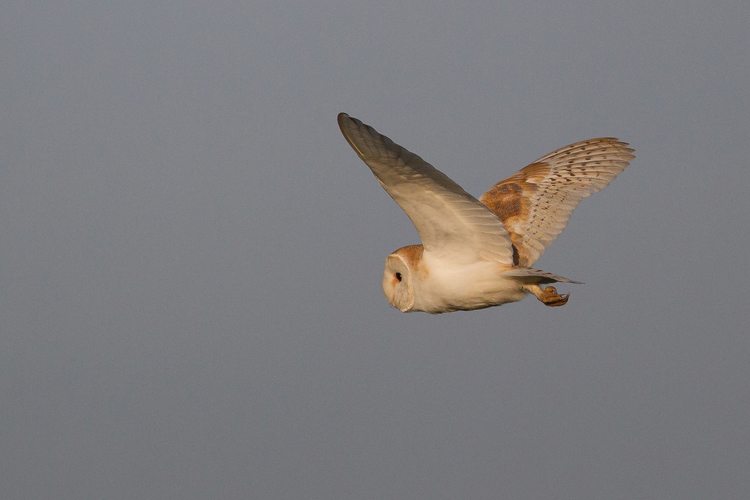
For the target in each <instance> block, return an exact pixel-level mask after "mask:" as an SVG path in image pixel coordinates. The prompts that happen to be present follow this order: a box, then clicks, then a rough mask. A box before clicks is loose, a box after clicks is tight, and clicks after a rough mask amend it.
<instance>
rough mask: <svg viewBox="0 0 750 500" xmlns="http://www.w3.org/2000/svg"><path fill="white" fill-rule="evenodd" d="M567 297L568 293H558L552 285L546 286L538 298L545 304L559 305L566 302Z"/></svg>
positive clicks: (550, 305)
mask: <svg viewBox="0 0 750 500" xmlns="http://www.w3.org/2000/svg"><path fill="white" fill-rule="evenodd" d="M569 297H570V294H569V293H568V294H566V295H560V294H559V293H557V288H555V287H554V286H548V287H547V288H545V289H544V290H543V291H542V294H541V295H540V296H539V300H540V301H542V303H543V304H544V305H545V306H549V307H559V306H564V305H565V304H567V303H568V298H569Z"/></svg>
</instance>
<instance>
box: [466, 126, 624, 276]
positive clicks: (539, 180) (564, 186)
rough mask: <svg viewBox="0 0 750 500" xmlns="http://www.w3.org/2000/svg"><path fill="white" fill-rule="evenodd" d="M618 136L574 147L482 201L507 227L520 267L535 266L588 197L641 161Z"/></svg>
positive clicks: (497, 188)
mask: <svg viewBox="0 0 750 500" xmlns="http://www.w3.org/2000/svg"><path fill="white" fill-rule="evenodd" d="M633 151H634V150H633V149H631V148H629V147H628V144H627V143H624V142H620V141H618V140H617V139H615V138H613V137H602V138H599V139H590V140H588V141H581V142H577V143H575V144H571V145H569V146H566V147H564V148H561V149H558V150H557V151H553V152H552V153H550V154H548V155H546V156H544V157H542V158H539V159H538V160H537V161H535V162H534V163H532V164H531V165H529V166H527V167H524V168H522V169H521V170H519V171H518V172H516V173H515V174H513V175H512V176H510V177H508V178H507V179H505V180H504V181H501V182H498V183H497V184H495V185H494V186H493V187H492V189H490V190H489V191H487V192H486V193H484V194H483V195H482V196H481V198H479V201H480V202H482V203H483V204H484V205H485V206H487V208H489V209H490V210H492V211H493V212H494V213H495V214H496V215H497V216H498V217H499V218H500V220H502V221H503V224H505V227H506V228H507V230H508V233H509V234H510V238H511V241H512V242H513V247H514V255H513V258H514V264H516V265H521V266H530V265H532V264H533V263H534V262H536V261H537V259H539V257H541V256H542V254H544V251H545V250H546V249H547V248H549V246H550V245H552V242H553V241H554V240H555V238H557V236H558V235H559V234H560V233H561V232H562V231H563V229H565V226H567V224H568V220H570V216H571V214H572V213H573V210H574V209H575V208H576V207H577V206H578V203H579V202H580V201H581V199H582V198H585V197H587V196H590V195H591V193H592V192H598V191H599V190H601V189H603V188H605V187H607V186H608V185H609V183H610V182H611V181H612V180H613V179H614V178H615V177H617V175H618V174H620V173H621V172H622V171H623V170H624V169H625V167H627V166H628V164H629V162H630V160H632V159H633V158H635V156H634V155H633Z"/></svg>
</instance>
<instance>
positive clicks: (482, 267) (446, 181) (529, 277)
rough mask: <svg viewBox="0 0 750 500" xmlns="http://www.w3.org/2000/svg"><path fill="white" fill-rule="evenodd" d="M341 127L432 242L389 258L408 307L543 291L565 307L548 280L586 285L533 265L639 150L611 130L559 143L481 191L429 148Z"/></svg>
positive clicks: (388, 274)
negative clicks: (418, 151) (431, 158)
mask: <svg viewBox="0 0 750 500" xmlns="http://www.w3.org/2000/svg"><path fill="white" fill-rule="evenodd" d="M338 122H339V127H340V128H341V132H342V133H343V134H344V137H345V138H346V140H347V141H348V142H349V145H350V146H351V147H352V148H353V149H354V151H356V152H357V154H358V155H359V157H360V158H361V159H362V161H364V162H365V164H366V165H367V166H368V167H370V169H371V170H372V172H373V174H375V177H376V178H377V179H378V181H380V184H381V186H383V188H384V189H385V190H386V192H387V193H388V194H389V195H390V196H391V197H392V198H393V199H394V200H395V201H396V203H398V204H399V206H400V207H401V208H402V209H403V210H404V212H406V215H408V216H409V218H410V219H411V221H412V223H413V224H414V226H415V227H416V229H417V231H418V232H419V236H420V238H421V239H422V245H410V246H406V247H403V248H400V249H398V250H396V251H395V252H393V253H392V254H391V255H389V256H388V258H387V259H386V264H385V270H384V272H383V291H384V292H385V296H386V298H387V299H388V302H389V303H390V304H391V305H392V306H393V307H395V308H397V309H399V310H401V311H403V312H411V311H424V312H428V313H432V314H439V313H443V312H451V311H458V310H472V309H482V308H485V307H491V306H496V305H501V304H505V303H508V302H517V301H519V300H521V299H523V298H524V297H525V296H526V295H527V294H529V293H531V294H533V295H535V296H536V297H537V298H538V299H539V300H540V301H541V302H542V303H544V304H546V305H548V306H561V305H564V304H565V303H566V302H567V301H568V297H569V294H568V295H565V296H561V295H559V294H558V293H557V290H556V289H555V288H554V287H552V286H548V287H546V288H542V287H541V286H540V285H543V284H549V283H555V282H565V283H577V282H575V281H571V280H568V279H567V278H563V277H561V276H557V275H554V274H552V273H548V272H545V271H541V270H538V269H534V268H532V267H530V266H531V265H532V264H533V263H534V262H536V260H537V259H539V257H541V256H542V254H543V253H544V251H545V250H546V249H547V248H549V246H550V245H551V244H552V241H554V239H555V238H556V237H557V236H558V235H559V234H560V233H561V232H562V230H563V229H564V228H565V226H566V225H567V223H568V220H569V219H570V215H571V213H572V212H573V210H574V209H575V207H576V206H578V203H579V202H580V201H581V199H582V198H584V197H586V196H589V195H591V193H592V192H597V191H599V190H600V189H602V188H604V187H606V186H607V185H608V184H609V182H611V181H612V180H613V179H614V178H615V177H616V176H617V175H618V174H619V173H621V172H622V171H623V170H624V169H625V167H627V166H628V163H629V162H630V160H632V159H633V158H634V156H633V154H632V153H633V149H631V148H629V147H627V146H628V145H627V144H626V143H623V142H620V141H618V140H617V139H614V138H611V137H605V138H600V139H590V140H588V141H582V142H577V143H575V144H571V145H570V146H566V147H564V148H561V149H558V150H557V151H554V152H552V153H550V154H548V155H546V156H543V157H542V158H540V159H538V160H537V161H535V162H533V163H532V164H530V165H529V166H527V167H524V168H523V169H521V170H519V171H518V172H516V173H515V174H513V175H512V176H510V177H508V178H507V179H505V180H504V181H501V182H499V183H497V184H495V186H493V187H492V188H491V189H490V190H489V191H487V192H486V193H484V194H483V195H482V196H481V197H480V198H479V199H476V198H474V197H473V196H472V195H470V194H469V193H467V192H466V191H464V190H463V189H462V188H461V186H459V185H458V184H456V183H455V182H453V181H452V180H451V179H450V178H449V177H448V176H446V175H445V174H443V173H442V172H440V171H439V170H437V169H436V168H435V167H433V166H432V165H430V164H429V163H427V162H426V161H424V160H423V159H422V158H420V157H419V156H417V155H415V154H414V153H411V152H410V151H407V150H406V149H405V148H403V147H401V146H399V145H398V144H396V143H394V142H393V141H391V140H390V139H389V138H388V137H386V136H384V135H381V134H379V133H378V132H377V131H376V130H375V129H373V128H372V127H370V126H369V125H365V124H364V123H362V122H361V121H359V120H357V119H356V118H351V117H349V116H348V115H347V114H345V113H341V114H339V116H338Z"/></svg>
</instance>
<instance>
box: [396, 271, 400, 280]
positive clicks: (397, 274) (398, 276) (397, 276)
mask: <svg viewBox="0 0 750 500" xmlns="http://www.w3.org/2000/svg"><path fill="white" fill-rule="evenodd" d="M396 279H397V280H399V281H401V273H396Z"/></svg>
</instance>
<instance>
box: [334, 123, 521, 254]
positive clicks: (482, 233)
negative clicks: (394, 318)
mask: <svg viewBox="0 0 750 500" xmlns="http://www.w3.org/2000/svg"><path fill="white" fill-rule="evenodd" d="M338 122H339V127H340V128H341V132H342V133H343V134H344V137H346V140H347V141H348V142H349V145H350V146H351V147H352V148H353V149H354V151H356V152H357V154H358V155H359V157H360V158H361V159H362V161H364V162H365V164H367V166H368V167H370V169H371V170H372V173H373V174H375V177H376V178H377V179H378V181H380V184H381V185H382V186H383V188H384V189H385V190H386V191H387V192H388V194H389V195H391V198H393V199H394V200H395V201H396V203H398V204H399V205H400V206H401V208H402V209H403V210H404V212H406V215H408V216H409V218H410V219H411V221H412V223H413V224H414V227H416V228H417V231H418V232H419V236H420V237H421V238H422V244H423V245H424V248H425V251H428V252H431V253H434V254H435V255H437V256H439V257H441V258H450V259H452V260H454V261H456V262H471V261H473V260H479V259H482V260H491V261H496V262H499V263H501V264H504V265H507V266H511V265H513V249H512V245H511V240H510V237H509V235H508V232H507V231H506V229H505V226H503V223H502V222H501V221H500V219H498V217H497V216H496V215H495V214H494V213H492V212H491V211H490V210H489V209H488V208H487V207H486V206H485V205H483V204H481V203H480V202H479V200H477V199H476V198H474V197H473V196H471V195H470V194H469V193H467V192H466V191H464V190H463V189H462V188H461V186H459V185H458V184H456V183H455V182H453V181H452V180H451V179H450V178H448V176H447V175H445V174H443V173H442V172H440V171H439V170H437V169H436V168H435V167H433V166H432V165H430V164H429V163H427V162H426V161H424V160H423V159H422V158H420V157H419V156H417V155H415V154H414V153H411V152H409V151H407V150H406V149H404V148H402V147H401V146H399V145H398V144H395V143H394V142H393V141H391V140H390V139H389V138H388V137H386V136H384V135H381V134H379V133H378V132H377V131H376V130H375V129H373V128H372V127H370V126H368V125H365V124H364V123H362V122H361V121H359V120H357V119H356V118H350V117H349V116H348V115H347V114H345V113H341V114H339V116H338Z"/></svg>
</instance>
